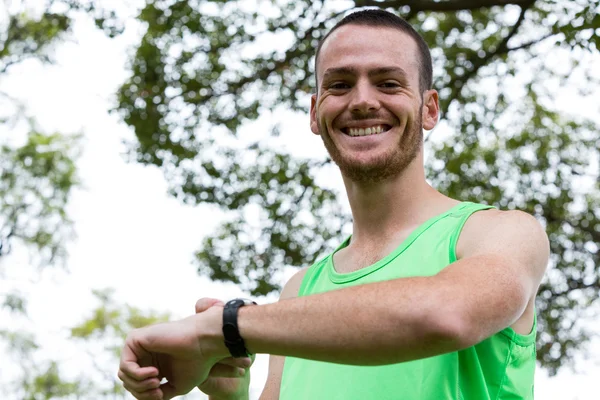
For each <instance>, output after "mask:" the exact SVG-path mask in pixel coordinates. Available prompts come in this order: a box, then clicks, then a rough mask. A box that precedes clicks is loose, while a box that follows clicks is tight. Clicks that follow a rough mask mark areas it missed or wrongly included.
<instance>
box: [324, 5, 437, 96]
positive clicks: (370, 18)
mask: <svg viewBox="0 0 600 400" xmlns="http://www.w3.org/2000/svg"><path fill="white" fill-rule="evenodd" d="M349 24H352V25H362V26H372V27H384V28H394V29H398V30H400V31H402V32H404V33H406V34H407V35H409V36H410V37H412V38H413V39H414V41H415V42H416V43H417V48H418V49H419V58H420V59H419V89H420V91H421V93H423V92H424V91H425V90H428V89H431V88H432V86H433V63H432V61H431V53H430V52H429V46H427V43H425V40H424V39H423V37H422V36H421V35H420V34H419V33H418V32H417V31H416V30H415V29H414V28H413V27H412V26H411V25H410V24H409V23H408V22H406V21H405V20H404V19H402V18H400V17H399V16H397V15H396V14H392V13H391V12H388V11H384V10H380V9H372V8H370V9H366V10H360V11H355V12H353V13H351V14H348V15H346V16H345V17H344V18H343V19H342V20H341V21H340V22H338V23H337V24H335V26H334V27H333V28H331V30H330V31H329V32H328V33H327V34H326V35H325V37H323V39H321V40H320V41H319V45H318V46H317V54H316V56H315V76H316V74H317V63H318V60H319V53H320V52H321V47H323V44H324V43H325V41H326V40H327V38H328V37H329V35H331V34H332V33H333V32H335V30H336V29H338V28H339V27H341V26H344V25H349ZM316 80H317V82H318V77H317V78H316Z"/></svg>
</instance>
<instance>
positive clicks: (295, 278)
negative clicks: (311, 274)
mask: <svg viewBox="0 0 600 400" xmlns="http://www.w3.org/2000/svg"><path fill="white" fill-rule="evenodd" d="M309 268H310V267H303V268H300V270H298V271H296V273H294V275H292V277H291V278H290V279H289V280H288V281H287V282H286V284H285V285H284V287H283V289H282V290H281V295H280V297H279V300H283V299H289V298H293V297H298V291H299V290H300V286H302V280H303V279H304V276H305V275H306V273H307V272H308V270H309Z"/></svg>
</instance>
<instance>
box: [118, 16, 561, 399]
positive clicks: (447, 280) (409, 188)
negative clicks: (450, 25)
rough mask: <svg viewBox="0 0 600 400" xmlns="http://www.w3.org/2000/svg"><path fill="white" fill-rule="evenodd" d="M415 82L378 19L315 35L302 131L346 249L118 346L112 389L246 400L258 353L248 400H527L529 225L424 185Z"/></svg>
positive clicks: (422, 122)
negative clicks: (340, 183) (323, 177)
mask: <svg viewBox="0 0 600 400" xmlns="http://www.w3.org/2000/svg"><path fill="white" fill-rule="evenodd" d="M431 71H432V66H431V56H430V54H429V49H428V48H427V45H426V44H425V42H424V41H423V39H422V38H421V37H420V36H419V35H418V34H417V33H416V32H415V31H414V29H413V28H412V27H411V26H410V25H409V24H407V23H406V22H405V21H404V20H402V19H400V18H398V17H397V16H395V15H393V14H391V13H388V12H385V11H381V10H363V11H358V12H356V13H353V14H350V15H348V16H347V17H346V18H344V19H343V20H342V21H340V22H339V23H338V24H337V25H336V26H335V27H334V28H333V29H332V30H331V31H330V33H329V34H328V35H327V36H326V37H325V38H324V39H323V41H322V42H321V44H320V45H319V48H318V49H317V57H316V75H317V92H316V93H315V94H314V95H313V96H312V101H311V111H310V127H311V130H312V132H313V133H315V134H317V135H320V136H321V138H322V139H323V143H324V144H325V147H326V148H327V150H328V152H329V154H330V155H331V158H332V159H333V160H334V161H335V163H336V164H337V165H338V166H339V168H340V170H341V172H342V177H343V179H344V183H345V186H346V191H347V195H348V200H349V202H350V206H351V210H352V215H353V232H352V235H351V237H349V238H347V239H346V240H345V241H344V242H343V243H341V244H340V245H339V247H338V248H337V249H336V250H335V251H334V252H333V253H332V254H330V255H328V256H326V257H325V258H323V259H321V260H319V261H317V262H316V263H315V264H314V265H312V266H311V267H309V268H305V269H302V270H300V271H299V272H298V273H297V274H296V275H295V276H294V277H292V278H291V280H290V281H289V282H288V283H287V284H286V286H285V288H284V289H283V292H282V294H281V300H280V301H279V302H277V303H275V304H267V305H261V306H257V305H253V304H252V303H250V302H248V301H241V300H239V299H238V300H234V301H231V302H228V303H227V305H225V307H224V306H223V303H220V302H218V301H217V300H214V299H201V300H199V302H198V304H197V305H196V309H197V311H198V314H196V315H194V316H191V317H189V318H186V319H184V320H181V321H176V322H171V323H166V324H160V325H154V326H150V327H147V328H143V329H140V330H137V331H135V332H132V334H130V335H129V337H128V339H127V341H126V343H125V347H124V348H123V353H122V359H121V365H120V371H119V377H120V378H121V379H122V380H123V382H124V385H125V387H126V388H127V389H128V390H129V391H130V392H131V393H133V394H134V396H135V397H136V398H138V399H170V398H172V397H173V396H176V395H179V394H183V393H187V392H188V391H190V390H192V389H193V388H194V387H195V386H197V385H200V389H201V390H203V391H205V392H206V393H208V394H209V395H210V396H211V397H210V398H211V399H214V400H229V399H247V398H248V379H249V378H248V376H247V375H248V374H246V373H245V372H244V371H245V369H244V368H247V367H248V365H249V364H250V359H249V358H248V356H249V355H250V354H254V353H267V354H271V359H270V364H269V377H268V380H267V384H266V386H265V389H264V391H263V394H262V396H261V399H264V400H272V399H281V400H313V399H328V400H331V399H343V400H348V399H350V400H351V399H357V400H358V399H361V400H363V399H377V400H384V399H407V400H413V399H414V400H440V399H456V400H459V399H461V400H485V399H532V398H533V379H534V371H535V332H536V318H535V309H534V303H535V296H536V292H537V289H538V286H539V284H540V281H541V279H542V277H543V274H544V271H545V268H546V266H547V263H548V255H549V246H548V240H547V237H546V234H545V233H544V231H543V229H542V227H541V226H540V225H539V224H538V222H537V221H536V220H535V219H534V218H533V217H531V216H530V215H527V214H525V213H522V212H519V211H499V210H496V209H493V208H492V207H489V206H486V205H479V204H474V203H469V202H461V201H458V200H455V199H451V198H448V197H447V196H445V195H443V194H441V193H439V192H438V191H436V190H435V189H434V188H432V187H431V186H430V185H429V184H428V183H427V181H426V179H425V172H424V166H423V129H426V130H430V129H432V128H433V127H434V126H435V125H436V123H437V121H438V116H439V115H438V114H439V107H438V95H437V92H436V91H435V90H433V89H432V83H431V82H432V77H431V76H432V72H431ZM162 378H166V380H167V382H166V383H163V384H162V385H161V384H160V379H162Z"/></svg>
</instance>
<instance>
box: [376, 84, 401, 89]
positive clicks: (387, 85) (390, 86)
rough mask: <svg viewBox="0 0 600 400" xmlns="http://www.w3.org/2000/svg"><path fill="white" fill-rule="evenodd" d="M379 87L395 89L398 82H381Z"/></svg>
mask: <svg viewBox="0 0 600 400" xmlns="http://www.w3.org/2000/svg"><path fill="white" fill-rule="evenodd" d="M379 86H380V87H382V88H385V89H395V88H397V87H400V85H399V84H398V82H383V83H381V84H380V85H379Z"/></svg>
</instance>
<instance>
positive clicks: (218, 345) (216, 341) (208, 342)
mask: <svg viewBox="0 0 600 400" xmlns="http://www.w3.org/2000/svg"><path fill="white" fill-rule="evenodd" d="M197 316H198V317H201V318H198V319H197V320H196V324H197V325H196V331H197V332H198V342H199V343H201V344H202V348H203V350H205V351H206V352H207V355H210V357H214V358H216V359H219V360H221V359H223V358H226V357H229V356H230V354H229V350H228V349H227V347H226V346H225V339H224V337H223V307H220V306H214V307H211V308H209V309H208V310H206V311H204V312H203V313H201V314H197ZM215 400H217V399H215Z"/></svg>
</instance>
